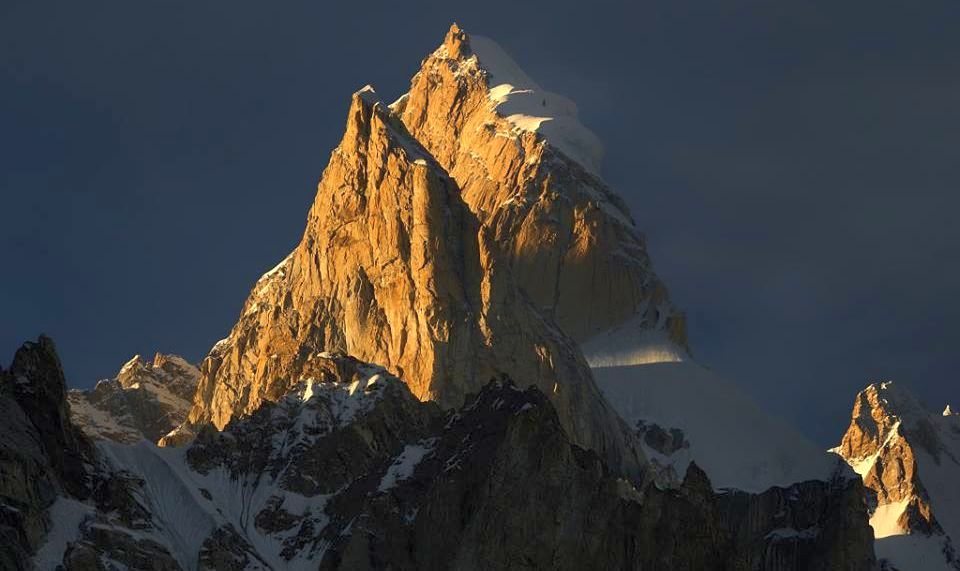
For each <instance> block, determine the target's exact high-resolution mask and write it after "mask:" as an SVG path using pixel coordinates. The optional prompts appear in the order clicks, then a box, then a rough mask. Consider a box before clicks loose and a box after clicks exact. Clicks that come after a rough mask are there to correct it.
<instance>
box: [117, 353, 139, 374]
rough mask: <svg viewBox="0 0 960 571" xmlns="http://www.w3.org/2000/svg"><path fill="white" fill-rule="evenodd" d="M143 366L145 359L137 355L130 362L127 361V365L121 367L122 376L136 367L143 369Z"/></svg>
mask: <svg viewBox="0 0 960 571" xmlns="http://www.w3.org/2000/svg"><path fill="white" fill-rule="evenodd" d="M143 364H144V363H143V357H141V356H140V354H136V355H134V356H133V357H131V358H130V360H129V361H127V362H126V363H124V364H123V366H122V367H120V374H122V373H124V372H126V371H129V370H130V369H133V368H134V367H142V366H143Z"/></svg>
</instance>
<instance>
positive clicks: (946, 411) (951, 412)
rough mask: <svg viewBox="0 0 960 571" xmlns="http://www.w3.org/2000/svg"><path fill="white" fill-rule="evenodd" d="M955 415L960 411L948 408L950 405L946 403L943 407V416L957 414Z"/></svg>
mask: <svg viewBox="0 0 960 571" xmlns="http://www.w3.org/2000/svg"><path fill="white" fill-rule="evenodd" d="M957 415H960V413H957V412H953V409H952V408H950V405H947V406H946V408H944V409H943V416H957Z"/></svg>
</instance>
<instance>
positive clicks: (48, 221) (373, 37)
mask: <svg viewBox="0 0 960 571" xmlns="http://www.w3.org/2000/svg"><path fill="white" fill-rule="evenodd" d="M332 4H333V3H330V2H319V1H316V2H282V3H281V2H278V3H270V4H267V3H262V2H246V1H243V2H229V3H228V2H186V1H180V0H176V1H166V2H136V3H133V2H119V1H117V2H98V3H89V2H82V3H81V2H62V3H59V4H57V3H41V2H11V1H10V0H7V1H6V2H3V3H2V4H0V197H2V202H0V213H2V221H0V262H2V264H3V266H2V267H3V272H2V279H0V353H2V355H3V356H2V357H0V362H3V363H9V355H12V352H13V350H14V349H15V348H16V347H17V346H18V344H19V343H20V342H21V341H23V340H24V339H26V338H28V337H35V336H36V335H37V334H39V333H40V332H47V333H48V334H50V335H52V336H53V337H54V339H55V340H56V341H57V343H58V347H59V349H60V352H61V355H62V358H63V360H64V364H65V367H66V370H67V373H68V378H69V381H70V383H71V384H72V385H74V386H89V385H90V384H92V382H94V381H95V380H96V379H98V378H102V377H108V376H112V375H113V374H114V373H115V371H116V369H117V368H118V367H119V366H120V364H122V363H123V362H124V361H125V360H126V359H127V358H128V357H129V356H130V355H132V354H134V353H145V354H152V353H153V352H154V351H156V350H161V351H165V352H176V353H180V354H183V355H184V356H186V357H188V358H190V359H193V360H199V359H200V358H201V357H202V356H203V355H204V354H205V352H206V351H207V349H209V347H210V346H211V345H212V344H213V343H214V342H215V341H216V340H217V339H219V338H221V337H223V336H225V335H226V333H227V331H228V330H229V328H230V326H231V325H232V324H233V322H234V320H235V318H236V317H237V315H238V313H239V310H240V307H241V304H242V302H243V300H244V298H245V297H246V294H247V292H248V291H249V288H250V287H251V286H252V284H253V282H254V281H255V280H256V278H257V277H258V276H259V275H260V274H262V273H263V272H264V271H265V270H267V269H269V268H270V267H272V266H273V265H274V264H275V263H276V262H277V261H279V260H280V259H281V258H282V257H283V256H284V255H286V253H287V252H288V251H289V250H290V249H291V248H292V247H293V246H294V245H295V244H296V242H297V241H298V239H299V237H300V234H301V232H302V230H303V225H304V221H305V219H306V213H307V208H308V206H309V204H310V202H311V201H312V198H313V193H314V190H315V185H316V182H317V180H318V178H319V176H320V173H321V171H322V169H323V167H324V165H325V164H326V159H327V157H328V155H329V152H330V150H331V149H332V148H333V147H334V146H335V145H336V143H337V141H338V140H339V137H340V135H341V132H342V127H343V124H344V118H345V112H346V107H347V104H348V101H349V96H350V93H351V92H353V91H354V90H356V89H358V88H359V87H361V86H363V85H364V84H366V83H371V84H373V85H374V86H375V87H376V88H377V90H378V91H379V92H380V93H381V95H382V96H383V97H384V98H385V99H392V98H393V97H395V96H397V95H399V94H400V93H402V92H403V91H404V90H405V88H406V85H407V83H408V81H409V78H410V76H411V75H413V73H414V72H415V71H416V69H417V68H418V65H419V62H420V60H421V59H422V58H423V57H424V56H425V55H426V54H427V53H428V52H429V51H430V50H432V49H433V48H434V47H435V46H436V45H437V44H438V43H439V42H440V40H441V38H442V36H443V34H444V32H445V31H446V29H447V27H448V26H449V24H450V22H451V21H453V20H456V21H458V22H459V23H460V24H461V25H462V26H463V27H464V28H465V29H466V30H467V31H468V32H474V33H479V34H483V35H487V36H491V37H493V38H495V39H496V40H497V41H499V42H500V43H501V44H502V45H503V46H504V47H505V48H506V49H507V50H508V51H509V52H511V53H512V54H513V56H514V57H515V58H516V59H517V60H518V61H519V62H520V64H521V65H522V66H523V67H524V68H525V69H526V70H527V71H528V72H529V73H530V75H532V76H533V77H534V78H535V79H537V80H538V81H539V82H540V83H541V84H542V85H544V86H545V87H547V88H549V89H551V90H552V91H557V92H560V93H564V94H567V95H569V96H570V97H571V98H573V99H574V100H575V101H577V102H578V104H579V106H580V108H581V118H582V120H583V121H584V123H586V124H587V125H588V126H590V127H591V128H592V129H593V130H594V131H596V132H597V134H598V135H599V136H600V137H601V139H603V141H604V142H605V144H606V147H607V159H606V161H605V167H604V176H605V178H606V179H607V180H608V182H609V183H610V184H611V185H612V186H613V187H614V188H616V189H617V190H618V191H619V192H620V193H621V194H622V195H623V196H624V197H625V198H626V199H627V201H628V203H629V204H630V206H631V208H632V209H633V213H634V217H635V218H636V220H637V221H638V223H639V225H640V227H641V228H642V229H643V230H644V232H645V233H646V234H647V236H648V238H649V245H650V250H651V251H652V254H653V257H654V261H655V263H656V267H657V270H658V271H659V273H660V274H661V275H662V276H663V277H664V279H665V280H666V282H667V283H668V285H669V286H670V288H671V291H672V292H673V296H674V298H675V300H676V301H677V303H678V304H679V305H681V306H682V307H684V308H685V309H686V310H687V311H688V313H689V315H690V336H691V342H692V346H693V350H694V352H695V354H696V355H697V356H698V357H699V358H700V360H701V361H703V362H705V363H706V364H708V365H710V366H712V367H713V368H714V369H716V370H718V371H720V372H721V373H724V374H725V375H726V376H728V377H730V378H732V379H734V380H736V381H738V382H739V383H741V384H742V385H743V386H744V387H745V388H746V389H747V390H748V391H749V392H750V393H752V394H753V395H755V396H756V397H757V398H758V399H759V400H760V401H761V402H762V403H763V404H764V405H765V406H766V407H767V408H768V409H769V410H771V411H773V412H775V413H778V414H782V415H784V416H786V417H787V418H788V419H790V420H791V421H792V422H794V423H796V424H797V425H799V426H800V428H801V429H802V430H804V431H805V432H806V433H807V434H809V435H810V436H811V437H813V438H815V439H817V440H818V441H819V442H821V443H824V444H827V443H830V442H833V441H834V440H836V439H837V438H839V435H840V434H841V432H842V429H843V428H844V427H845V424H846V422H847V420H848V418H849V409H850V406H851V403H852V399H853V396H854V394H855V392H856V391H857V390H858V389H860V388H861V387H862V386H863V385H865V384H866V383H867V382H868V381H869V380H870V379H878V378H884V379H894V380H897V381H899V382H902V383H904V384H907V385H908V386H910V387H911V388H912V389H914V390H915V391H916V392H917V393H918V394H919V395H920V396H921V397H922V398H923V399H925V400H926V401H927V402H929V403H930V405H931V406H937V407H938V408H939V407H942V406H943V404H945V403H946V402H947V401H948V400H950V399H952V400H953V402H957V401H960V382H958V380H960V379H958V373H957V372H958V371H960V352H958V351H957V345H958V341H960V333H958V329H957V326H956V324H957V323H958V322H960V301H958V299H957V294H958V292H960V287H958V286H960V269H958V268H957V260H958V259H960V223H958V221H957V217H958V213H960V197H958V183H960V156H958V154H960V57H958V56H960V34H958V33H957V29H958V25H960V3H957V2H956V1H955V0H928V1H924V2H903V1H896V2H891V1H883V0H879V1H877V0H875V1H870V2H866V1H863V2H860V1H855V2H844V3H837V2H827V1H818V2H803V3H801V2H793V3H785V2H769V1H766V0H757V1H749V2H730V1H720V0H717V1H709V2H708V1H701V2H677V1H676V0H662V1H656V2H629V3H628V2H624V3H604V2H590V3H586V2H561V1H554V2H543V3H532V2H515V1H514V2H491V1H478V2H472V3H467V2H461V3H456V2H450V1H447V2H440V3H436V4H430V3H413V2H406V3H400V2H391V3H383V4H378V3H376V2H351V3H343V4H342V5H340V6H339V7H336V6H333V5H332ZM691 398H694V396H691Z"/></svg>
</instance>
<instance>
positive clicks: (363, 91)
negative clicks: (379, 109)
mask: <svg viewBox="0 0 960 571" xmlns="http://www.w3.org/2000/svg"><path fill="white" fill-rule="evenodd" d="M353 98H354V99H360V100H362V101H363V102H364V103H367V104H368V105H374V104H376V103H379V102H380V96H379V95H377V90H376V89H374V88H373V86H372V85H370V84H369V83H368V84H367V85H364V86H363V87H361V88H360V89H358V90H356V91H354V92H353Z"/></svg>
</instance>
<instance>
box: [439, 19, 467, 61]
mask: <svg viewBox="0 0 960 571" xmlns="http://www.w3.org/2000/svg"><path fill="white" fill-rule="evenodd" d="M469 42H470V37H469V36H468V35H467V33H466V32H464V31H463V30H461V29H460V26H458V25H457V23H456V22H454V23H453V24H452V25H451V26H450V29H449V30H448V31H447V35H446V37H444V38H443V47H444V48H446V50H447V54H448V55H449V57H451V58H454V59H457V58H459V57H461V56H462V55H464V53H465V52H466V53H469V51H470V49H469V48H470V44H469ZM465 48H466V49H465Z"/></svg>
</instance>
